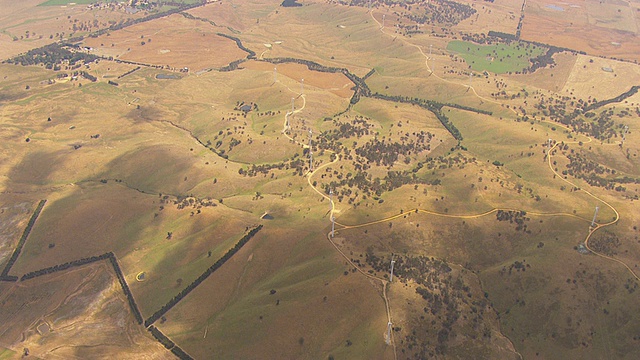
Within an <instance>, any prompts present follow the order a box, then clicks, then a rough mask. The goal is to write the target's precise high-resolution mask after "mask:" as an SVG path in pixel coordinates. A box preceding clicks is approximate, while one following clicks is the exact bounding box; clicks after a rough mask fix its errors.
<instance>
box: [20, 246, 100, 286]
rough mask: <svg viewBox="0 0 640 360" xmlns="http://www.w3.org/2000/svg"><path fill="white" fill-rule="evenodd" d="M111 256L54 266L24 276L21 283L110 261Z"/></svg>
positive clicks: (93, 257)
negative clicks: (97, 262)
mask: <svg viewBox="0 0 640 360" xmlns="http://www.w3.org/2000/svg"><path fill="white" fill-rule="evenodd" d="M111 255H112V254H111V253H104V254H102V255H98V256H91V257H88V258H82V259H78V260H74V261H69V262H66V263H64V264H59V265H54V266H51V267H48V268H44V269H40V270H36V271H32V272H30V273H26V274H24V275H22V277H21V278H20V281H25V280H29V279H33V278H36V277H38V276H42V275H47V274H53V273H55V272H58V271H62V270H67V269H70V268H72V267H78V266H83V265H87V264H91V263H94V262H96V261H101V260H105V259H108V258H109V257H110V256H111Z"/></svg>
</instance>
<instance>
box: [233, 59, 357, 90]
mask: <svg viewBox="0 0 640 360" xmlns="http://www.w3.org/2000/svg"><path fill="white" fill-rule="evenodd" d="M242 66H243V67H245V68H247V69H251V70H257V71H265V72H271V73H273V72H274V69H276V72H277V73H276V74H275V76H276V77H279V76H285V77H288V78H290V79H291V80H293V81H294V82H296V81H297V82H301V80H303V79H304V87H307V86H311V87H314V88H318V89H319V90H326V91H328V92H331V93H333V94H336V95H338V96H340V97H342V98H349V97H351V95H353V91H351V88H352V87H353V86H354V84H353V83H352V82H351V81H350V80H349V79H348V78H347V77H345V76H344V75H343V74H341V73H324V72H318V71H311V70H309V69H308V67H307V66H306V65H302V64H294V63H289V64H278V65H274V64H271V63H268V62H260V61H249V62H247V63H245V64H243V65H242ZM272 77H273V75H272ZM290 89H291V90H292V91H294V92H295V91H299V86H298V87H295V85H293V84H291V87H290ZM307 91H309V88H308V87H307Z"/></svg>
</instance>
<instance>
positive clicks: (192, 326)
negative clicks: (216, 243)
mask: <svg viewBox="0 0 640 360" xmlns="http://www.w3.org/2000/svg"><path fill="white" fill-rule="evenodd" d="M266 231H267V232H266V233H261V234H260V235H258V236H257V238H256V239H255V240H256V241H255V242H254V243H253V244H252V245H248V246H247V248H246V249H243V250H241V251H240V252H239V253H238V254H237V256H236V258H235V260H234V261H233V262H232V263H230V264H229V266H228V267H225V268H224V269H221V271H220V272H217V273H216V274H215V275H214V276H212V277H211V278H210V279H208V280H207V282H206V283H205V284H203V285H202V286H201V287H200V288H198V289H197V290H196V291H194V293H192V294H190V297H189V298H188V299H186V300H185V301H184V302H183V303H181V304H179V305H178V306H177V307H176V308H175V309H174V310H172V311H171V312H169V313H168V314H167V319H168V320H167V322H166V323H165V324H163V325H160V328H161V329H163V331H165V332H166V333H167V334H170V336H172V338H175V339H176V340H178V341H180V342H181V343H183V344H185V345H184V348H185V349H186V350H187V351H189V352H190V353H192V354H194V356H196V357H206V356H210V355H211V354H214V355H216V356H219V357H225V358H226V357H230V358H236V357H242V358H258V357H268V358H274V357H277V358H291V357H295V358H317V357H321V356H326V354H332V355H334V356H346V357H353V356H355V357H367V358H379V359H386V358H393V354H392V352H391V349H390V348H389V347H387V346H385V345H384V342H380V341H377V340H376V339H378V338H379V337H380V336H381V335H382V333H383V332H384V330H385V325H384V324H385V313H384V302H383V300H382V299H381V298H380V296H379V295H378V294H377V292H376V291H375V290H374V289H373V288H372V287H371V286H370V285H369V284H368V282H367V281H366V280H365V279H364V278H362V277H360V276H359V275H355V274H349V275H347V276H345V275H343V273H342V272H343V271H345V270H346V271H348V270H350V269H349V268H348V267H346V266H344V265H342V261H341V259H340V257H339V256H337V255H336V253H335V252H333V251H332V250H331V248H330V245H329V243H328V242H327V241H326V239H323V236H322V235H321V234H318V235H311V234H309V233H305V232H301V231H299V230H294V229H281V230H276V231H269V230H266ZM274 253H277V254H279V256H277V257H275V258H274V257H273V254H274ZM272 290H275V292H274V291H272ZM212 293H215V294H218V295H217V296H216V297H215V298H211V295H210V294H212ZM194 310H195V311H194ZM301 313H304V314H305V316H304V319H299V321H291V319H292V318H294V317H297V316H298V315H299V314H301ZM296 314H298V315H296ZM248 324H251V325H250V326H247V325H248ZM274 328H275V329H280V330H279V331H278V332H277V333H275V334H274V333H273V332H271V331H270V330H269V329H274ZM247 331H248V332H247ZM205 334H206V335H205ZM321 334H326V335H321ZM347 341H349V344H347ZM257 354H260V355H257Z"/></svg>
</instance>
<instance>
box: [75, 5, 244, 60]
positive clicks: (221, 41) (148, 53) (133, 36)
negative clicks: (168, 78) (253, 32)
mask: <svg viewBox="0 0 640 360" xmlns="http://www.w3.org/2000/svg"><path fill="white" fill-rule="evenodd" d="M221 30H223V29H221V28H216V27H214V26H212V25H210V24H208V23H205V22H201V21H198V20H192V19H187V18H185V17H184V16H182V15H177V14H176V15H171V16H169V17H164V18H160V19H156V20H153V21H148V22H145V23H141V24H137V25H134V26H130V27H128V28H126V29H122V30H120V31H116V32H113V33H110V34H109V35H108V36H107V35H102V36H99V37H97V38H87V39H86V40H85V41H84V44H85V46H89V47H92V48H93V49H94V50H93V53H95V54H98V55H102V56H113V57H114V58H117V59H120V60H127V61H134V62H140V63H145V64H153V65H160V66H165V65H166V66H169V67H170V68H174V69H181V68H184V67H187V68H189V69H191V70H192V71H198V70H202V69H207V68H215V67H222V66H225V65H227V64H229V63H230V62H232V61H234V60H237V59H242V58H244V57H245V56H246V55H247V53H246V52H244V51H242V50H240V49H239V48H238V47H237V46H236V44H235V42H233V41H232V40H230V39H227V38H224V37H221V36H218V35H216V33H217V32H220V31H221Z"/></svg>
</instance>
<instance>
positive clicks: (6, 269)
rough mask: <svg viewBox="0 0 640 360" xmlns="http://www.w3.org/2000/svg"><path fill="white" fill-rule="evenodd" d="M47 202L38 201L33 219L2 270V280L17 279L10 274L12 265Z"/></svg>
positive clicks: (0, 276)
mask: <svg viewBox="0 0 640 360" xmlns="http://www.w3.org/2000/svg"><path fill="white" fill-rule="evenodd" d="M46 202H47V200H40V203H38V206H37V207H36V210H35V211H34V212H33V215H31V219H29V223H28V224H27V227H26V228H25V229H24V232H23V233H22V236H21V237H20V241H18V245H17V246H16V249H15V250H14V251H13V254H12V255H11V258H10V259H9V262H7V265H6V266H5V267H4V270H2V274H0V281H16V280H17V277H15V276H9V270H11V267H12V266H13V264H14V263H15V262H16V260H18V256H20V252H22V247H23V246H24V244H25V242H26V241H27V238H28V237H29V233H31V229H32V228H33V225H34V224H35V223H36V220H37V219H38V216H39V215H40V212H41V211H42V208H43V207H44V204H45V203H46ZM13 279H15V280H13Z"/></svg>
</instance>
